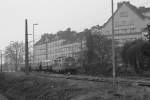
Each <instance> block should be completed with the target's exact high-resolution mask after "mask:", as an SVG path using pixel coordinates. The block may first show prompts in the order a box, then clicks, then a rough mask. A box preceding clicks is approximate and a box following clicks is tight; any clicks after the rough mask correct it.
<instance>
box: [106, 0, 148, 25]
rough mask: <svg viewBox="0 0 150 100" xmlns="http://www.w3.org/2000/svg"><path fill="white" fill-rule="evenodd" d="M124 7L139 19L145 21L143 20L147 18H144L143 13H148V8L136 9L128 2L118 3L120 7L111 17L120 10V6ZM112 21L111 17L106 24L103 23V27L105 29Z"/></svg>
mask: <svg viewBox="0 0 150 100" xmlns="http://www.w3.org/2000/svg"><path fill="white" fill-rule="evenodd" d="M124 4H125V5H126V6H128V7H129V8H130V9H131V10H132V11H133V12H134V13H135V14H137V15H138V16H139V17H140V18H141V19H145V18H149V17H147V16H144V15H143V13H144V12H148V11H149V12H150V8H145V7H139V8H137V7H136V6H134V5H132V4H131V3H130V2H125V1H124V2H122V3H120V6H119V7H118V9H117V10H116V11H115V12H114V14H113V16H114V15H115V14H116V13H117V12H118V11H119V10H120V8H121V7H122V5H124ZM111 19H112V16H111V17H110V18H109V19H108V20H107V22H106V23H104V25H103V27H105V25H106V24H107V23H108V22H109V21H110V20H111Z"/></svg>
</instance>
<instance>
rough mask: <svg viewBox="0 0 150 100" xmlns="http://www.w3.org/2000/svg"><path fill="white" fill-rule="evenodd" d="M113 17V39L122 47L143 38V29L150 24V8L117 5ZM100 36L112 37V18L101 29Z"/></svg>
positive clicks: (128, 4) (122, 3)
mask: <svg viewBox="0 0 150 100" xmlns="http://www.w3.org/2000/svg"><path fill="white" fill-rule="evenodd" d="M113 16H114V38H115V40H116V41H118V42H119V45H120V46H122V45H123V44H124V43H125V42H126V41H131V40H135V39H139V38H142V37H143V34H142V32H143V29H144V28H146V27H147V24H150V8H145V7H136V6H134V5H132V4H131V3H130V2H125V1H124V2H120V3H118V7H117V10H116V11H115V12H114V14H113ZM100 33H101V34H104V35H107V36H108V37H109V38H111V37H112V17H110V18H109V19H108V21H107V22H106V23H105V24H104V25H103V27H102V28H101V32H100Z"/></svg>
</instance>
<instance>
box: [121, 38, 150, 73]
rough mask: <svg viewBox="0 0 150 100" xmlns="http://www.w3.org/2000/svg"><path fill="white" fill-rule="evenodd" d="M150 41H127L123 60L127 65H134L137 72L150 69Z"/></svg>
mask: <svg viewBox="0 0 150 100" xmlns="http://www.w3.org/2000/svg"><path fill="white" fill-rule="evenodd" d="M148 50H150V43H149V42H147V41H144V40H135V41H133V42H127V43H126V44H125V45H124V46H123V50H122V53H121V56H122V60H123V62H124V63H125V66H126V67H133V68H134V69H135V72H136V73H142V72H143V71H146V70H148V69H150V67H149V60H150V56H149V55H147V54H150V51H148Z"/></svg>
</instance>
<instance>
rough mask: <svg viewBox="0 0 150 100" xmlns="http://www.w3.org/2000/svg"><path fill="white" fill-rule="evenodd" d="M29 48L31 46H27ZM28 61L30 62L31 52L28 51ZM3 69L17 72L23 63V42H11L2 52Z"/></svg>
mask: <svg viewBox="0 0 150 100" xmlns="http://www.w3.org/2000/svg"><path fill="white" fill-rule="evenodd" d="M29 46H31V45H29ZM29 51H30V52H29V58H30V59H29V60H32V52H31V51H32V50H31V48H30V50H29ZM3 57H4V60H5V61H4V62H5V66H4V67H5V68H4V69H11V70H18V68H19V65H20V64H22V63H24V61H25V44H24V43H23V42H19V41H16V42H12V43H10V44H9V45H8V46H7V47H6V48H5V52H4V56H3Z"/></svg>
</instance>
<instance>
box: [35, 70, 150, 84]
mask: <svg viewBox="0 0 150 100" xmlns="http://www.w3.org/2000/svg"><path fill="white" fill-rule="evenodd" d="M34 74H35V75H36V76H39V77H43V78H64V79H69V80H80V81H92V82H107V83H113V79H112V78H104V77H91V76H80V75H62V74H45V73H34ZM115 82H116V84H128V85H134V86H135V85H136V86H147V87H150V78H143V79H141V78H140V77H135V78H116V80H115Z"/></svg>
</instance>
